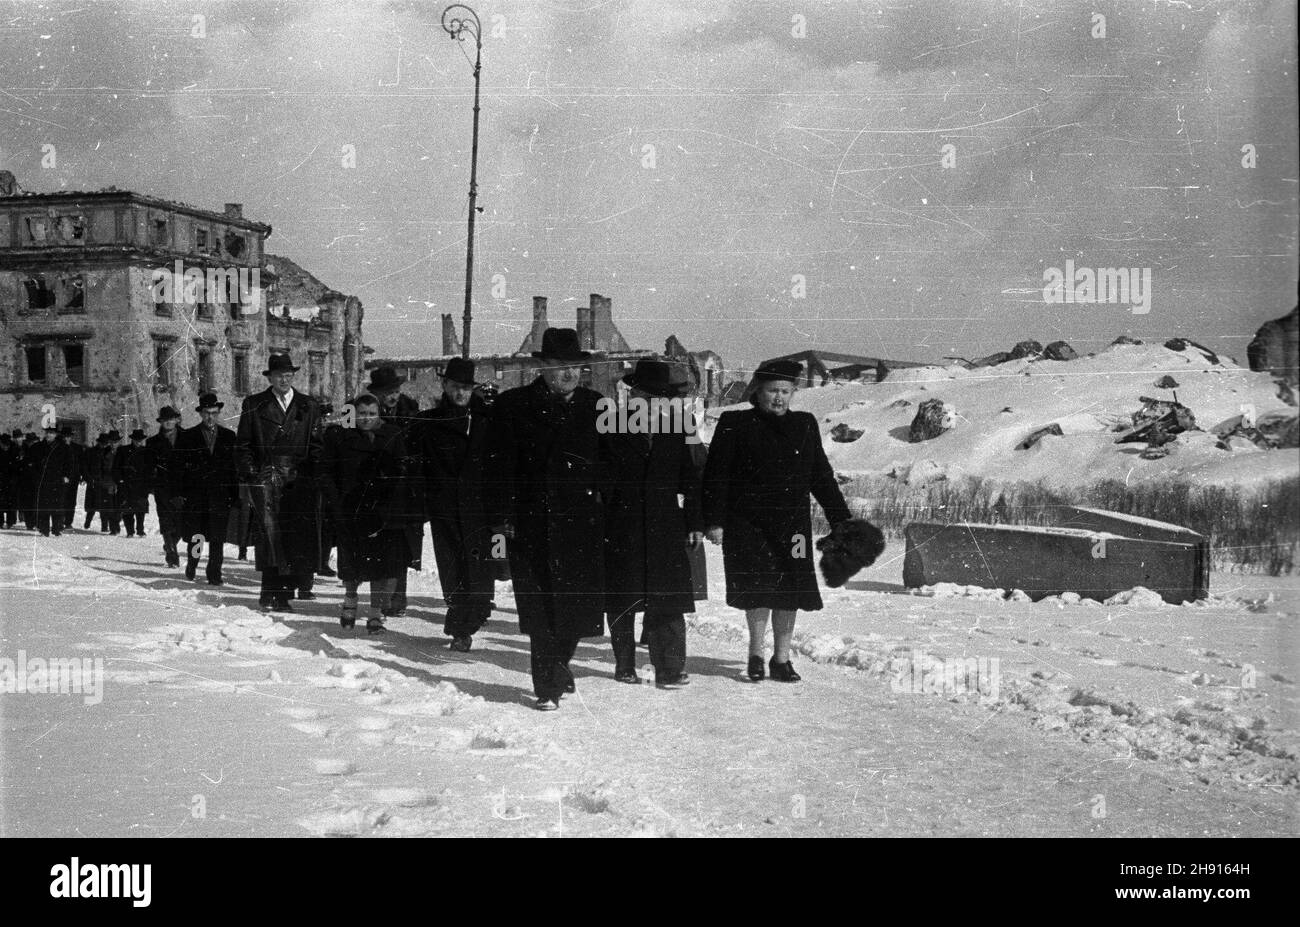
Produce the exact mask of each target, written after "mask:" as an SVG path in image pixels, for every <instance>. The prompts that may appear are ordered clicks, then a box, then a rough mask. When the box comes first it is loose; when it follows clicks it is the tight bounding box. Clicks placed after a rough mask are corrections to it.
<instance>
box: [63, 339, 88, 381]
mask: <svg viewBox="0 0 1300 927" xmlns="http://www.w3.org/2000/svg"><path fill="white" fill-rule="evenodd" d="M63 369H64V371H65V372H66V373H67V376H68V382H69V383H71V384H72V385H73V386H85V385H86V349H85V348H84V347H82V346H81V345H79V344H65V345H64V346H63Z"/></svg>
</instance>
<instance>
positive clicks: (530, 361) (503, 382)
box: [365, 293, 657, 408]
mask: <svg viewBox="0 0 1300 927" xmlns="http://www.w3.org/2000/svg"><path fill="white" fill-rule="evenodd" d="M549 327H550V321H549V320H548V319H547V316H546V297H545V296H534V297H533V320H532V327H531V328H530V329H529V331H528V334H527V335H526V336H525V337H524V340H523V342H522V343H521V344H520V345H519V350H518V351H516V352H515V353H514V354H475V355H471V357H472V359H473V360H474V363H475V376H476V377H477V378H478V380H479V381H480V382H482V383H492V384H495V385H496V387H497V388H498V389H499V390H507V389H512V388H513V387H516V386H523V385H524V384H525V383H531V382H532V381H533V380H534V379H536V377H537V371H538V368H539V367H540V366H541V361H540V360H538V359H537V358H535V357H533V356H532V352H533V351H537V350H540V349H541V345H542V333H543V332H545V331H546V329H547V328H549ZM573 327H574V328H576V329H577V331H578V341H579V343H580V344H581V345H582V348H583V350H585V351H591V352H592V354H593V356H592V357H591V358H590V360H588V361H587V363H586V364H584V365H583V369H582V370H583V372H582V385H583V386H587V387H589V388H591V389H594V390H596V391H597V392H599V393H602V394H604V395H606V396H611V397H613V396H617V395H618V384H619V381H620V380H621V379H622V378H623V375H624V374H625V373H627V372H629V371H630V370H631V369H632V367H633V365H634V364H635V363H636V361H637V360H638V359H640V358H653V357H656V356H657V355H656V354H655V353H654V352H652V351H646V350H638V349H633V348H632V347H630V346H629V345H628V343H627V341H626V340H625V339H624V338H623V335H622V333H621V332H620V331H619V330H618V326H617V325H615V324H614V319H613V306H612V300H611V299H610V298H609V297H608V296H601V295H600V294H599V293H592V294H591V301H590V303H589V305H587V306H579V307H578V313H577V324H576V325H574V326H573ZM459 356H460V345H459V343H458V342H457V341H456V325H455V322H454V320H453V319H452V317H451V316H450V315H446V314H444V315H443V317H442V353H441V354H440V355H438V356H436V357H428V356H425V357H409V356H388V357H381V356H378V355H376V356H375V357H372V358H368V359H367V360H366V362H365V365H366V368H367V369H368V370H373V369H374V368H376V367H394V368H396V369H397V372H398V373H399V374H400V375H401V376H403V377H406V383H404V384H403V385H402V392H404V393H406V394H407V395H409V396H411V397H413V398H414V399H416V400H417V401H418V402H419V403H420V407H421V408H429V407H430V406H432V405H434V404H435V403H436V402H437V401H438V400H439V399H440V398H441V397H442V379H441V377H442V371H443V370H444V369H445V368H446V366H447V361H448V360H450V359H451V358H452V357H459Z"/></svg>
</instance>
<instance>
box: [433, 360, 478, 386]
mask: <svg viewBox="0 0 1300 927" xmlns="http://www.w3.org/2000/svg"><path fill="white" fill-rule="evenodd" d="M442 378H443V379H444V380H450V381H451V382H452V383H459V384H461V385H462V386H477V385H478V384H476V383H475V382H474V362H473V361H472V360H470V359H469V358H466V357H453V358H452V359H451V360H449V361H447V369H446V370H444V371H443V372H442Z"/></svg>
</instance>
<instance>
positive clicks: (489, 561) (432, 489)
mask: <svg viewBox="0 0 1300 927" xmlns="http://www.w3.org/2000/svg"><path fill="white" fill-rule="evenodd" d="M474 387H475V383H474V362H473V361H471V360H466V359H464V358H461V357H453V358H452V359H451V360H450V361H448V362H447V369H446V370H445V371H444V372H443V375H442V399H441V400H440V401H439V403H438V404H437V405H436V406H434V407H433V408H432V409H429V410H428V411H426V412H421V413H420V414H419V415H418V416H417V421H416V425H415V426H414V427H413V431H414V432H415V435H416V441H417V453H418V455H419V459H420V462H421V467H422V469H423V476H424V504H425V511H426V512H427V513H428V518H429V533H430V535H431V536H432V537H433V555H434V558H435V560H436V561H437V564H438V582H439V583H440V584H441V585H442V597H443V599H444V600H445V601H446V603H447V620H446V622H445V623H444V624H443V632H444V633H446V634H447V635H448V636H449V637H450V638H451V645H450V646H451V649H452V650H458V651H461V652H466V651H468V650H469V649H470V647H471V646H472V645H473V638H474V635H475V634H477V633H478V631H479V629H480V628H482V627H483V625H484V623H485V622H486V621H487V620H488V617H489V616H490V615H491V614H492V592H493V588H494V587H493V580H494V577H495V575H497V573H496V569H495V565H494V561H493V556H492V555H493V552H494V547H496V545H494V544H493V542H492V530H491V528H490V527H488V518H487V514H486V512H485V511H484V507H483V492H482V485H483V464H484V457H485V453H486V449H487V444H486V438H487V431H488V421H489V411H488V408H487V404H486V403H484V401H483V397H481V396H480V395H478V393H477V392H475V391H474ZM498 553H499V554H504V549H502V550H499V551H498ZM497 559H498V560H501V559H503V558H502V557H498V558H497Z"/></svg>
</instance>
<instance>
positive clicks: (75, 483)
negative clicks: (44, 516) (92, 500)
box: [59, 425, 86, 528]
mask: <svg viewBox="0 0 1300 927" xmlns="http://www.w3.org/2000/svg"><path fill="white" fill-rule="evenodd" d="M59 443H60V444H64V445H67V447H68V450H70V451H71V452H72V472H71V473H69V474H68V482H67V484H66V485H65V486H64V487H63V511H62V513H61V515H60V521H62V523H63V527H64V528H71V527H73V526H75V525H76V522H77V488H78V487H79V486H80V485H81V481H82V480H84V479H85V472H86V449H85V448H84V447H83V446H82V445H80V444H78V443H77V442H76V440H74V436H73V434H72V427H71V426H69V425H64V426H63V427H61V428H60V429H59Z"/></svg>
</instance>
